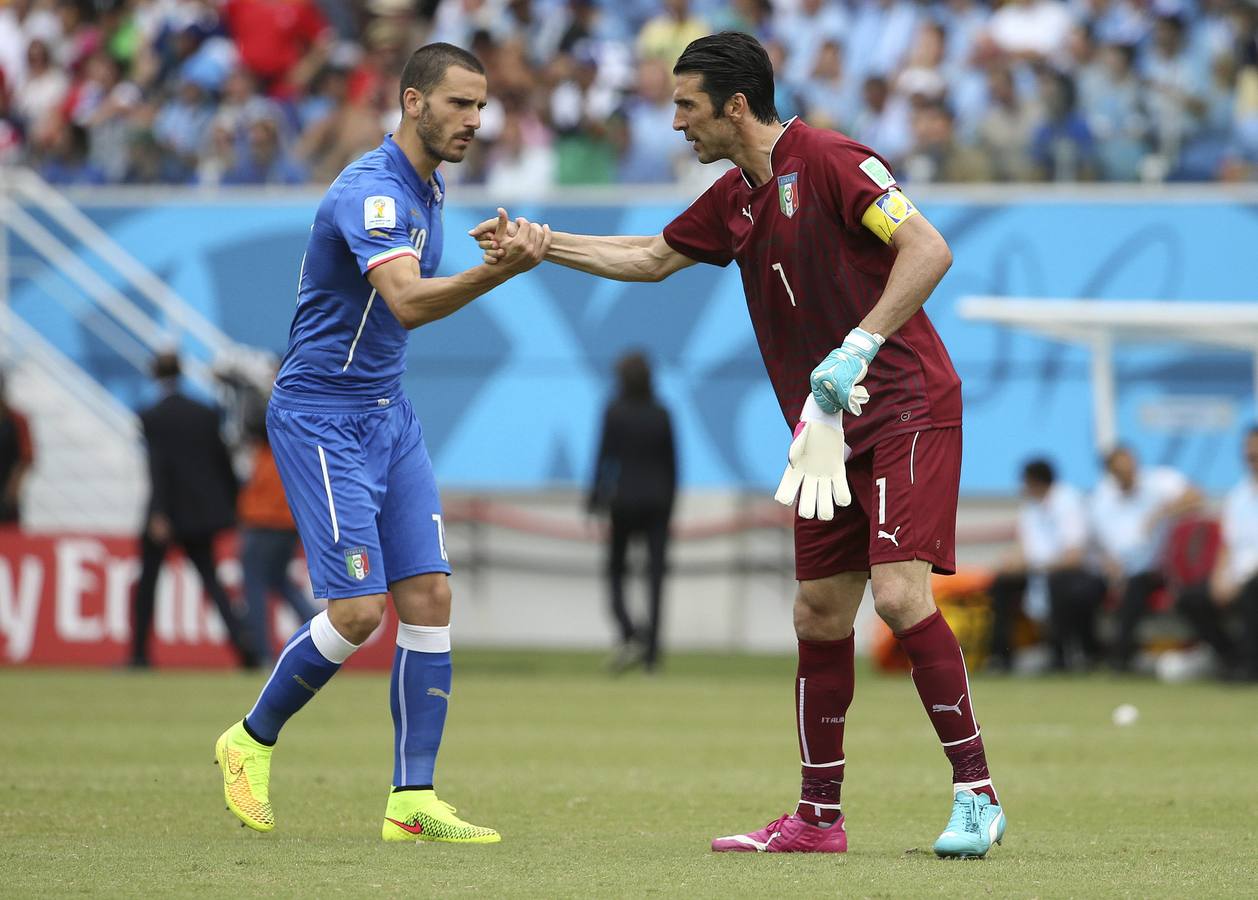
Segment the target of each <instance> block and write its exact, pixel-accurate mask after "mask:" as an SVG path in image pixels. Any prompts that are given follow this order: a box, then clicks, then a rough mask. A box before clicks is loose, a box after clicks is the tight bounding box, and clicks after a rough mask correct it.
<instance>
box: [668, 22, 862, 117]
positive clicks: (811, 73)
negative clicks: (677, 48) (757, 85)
mask: <svg viewBox="0 0 1258 900" xmlns="http://www.w3.org/2000/svg"><path fill="white" fill-rule="evenodd" d="M847 28H848V18H847V12H846V10H845V9H844V8H843V5H842V4H839V3H827V2H824V0H801V2H800V3H799V4H798V5H797V6H794V7H790V8H788V7H785V6H783V8H782V10H781V12H779V13H778V15H777V16H776V17H775V19H774V29H773V36H774V38H776V39H777V40H778V41H780V42H781V44H782V46H783V47H785V48H788V50H789V52H790V56H788V57H787V60H786V65H785V66H784V67H783V69H782V73H781V78H779V79H777V80H779V81H780V80H782V79H785V80H786V82H787V83H788V84H792V85H803V84H804V83H805V82H806V81H808V80H809V79H811V78H814V77H816V69H817V67H818V65H819V64H820V63H821V59H820V57H821V54H822V52H823V48H824V47H825V46H826V45H827V44H831V45H833V46H835V47H839V48H841V47H842V46H843V41H844V38H845V36H846V31H847ZM738 30H740V31H742V30H744V29H738ZM683 49H684V48H683ZM831 52H833V51H831ZM673 59H674V60H675V59H676V57H673ZM837 74H838V73H835V75H832V76H830V77H836V76H837ZM809 124H814V123H811V122H810V123H809Z"/></svg>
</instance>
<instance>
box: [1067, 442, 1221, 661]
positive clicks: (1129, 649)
mask: <svg viewBox="0 0 1258 900" xmlns="http://www.w3.org/2000/svg"><path fill="white" fill-rule="evenodd" d="M1105 472H1106V474H1105V477H1104V478H1102V479H1101V482H1100V484H1098V485H1097V488H1096V490H1095V491H1094V492H1093V494H1092V500H1091V524H1092V533H1093V535H1094V536H1095V539H1096V543H1097V546H1098V547H1099V548H1100V550H1101V553H1102V565H1103V568H1104V572H1105V576H1106V580H1107V581H1108V583H1109V587H1110V589H1111V590H1113V591H1114V592H1115V593H1116V594H1117V595H1118V597H1119V604H1118V635H1117V638H1116V640H1115V644H1114V648H1113V660H1112V662H1113V665H1114V667H1115V668H1116V669H1118V670H1119V671H1126V670H1128V669H1130V668H1131V664H1132V661H1133V659H1134V657H1135V654H1136V650H1137V649H1138V644H1137V635H1136V631H1137V629H1138V627H1139V625H1140V622H1141V620H1142V619H1143V618H1144V616H1145V613H1146V612H1147V611H1148V605H1149V598H1150V597H1151V596H1152V595H1153V592H1154V591H1156V590H1157V589H1158V588H1159V587H1161V586H1162V583H1163V579H1162V559H1163V553H1164V549H1165V543H1166V535H1167V533H1168V531H1169V529H1170V525H1171V523H1172V522H1173V521H1174V520H1175V519H1176V518H1178V517H1179V516H1181V515H1184V514H1185V513H1188V512H1192V511H1193V510H1196V509H1197V508H1199V507H1200V505H1201V494H1200V492H1199V491H1198V490H1197V489H1196V488H1195V487H1193V486H1192V485H1191V484H1190V483H1189V482H1188V479H1186V478H1185V477H1184V476H1183V475H1182V474H1180V473H1179V472H1177V471H1175V470H1174V469H1171V468H1168V467H1164V466H1157V467H1141V466H1140V465H1139V464H1138V463H1137V461H1136V456H1135V453H1134V452H1133V451H1132V450H1130V449H1129V448H1127V447H1123V446H1119V447H1116V448H1115V449H1113V450H1111V451H1110V452H1109V453H1108V454H1107V455H1106V457H1105Z"/></svg>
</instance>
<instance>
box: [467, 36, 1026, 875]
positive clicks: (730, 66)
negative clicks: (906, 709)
mask: <svg viewBox="0 0 1258 900" xmlns="http://www.w3.org/2000/svg"><path fill="white" fill-rule="evenodd" d="M673 73H674V75H676V76H677V81H676V88H675V90H674V93H673V100H674V104H675V106H676V114H675V116H674V118H673V128H674V129H675V130H677V131H680V132H682V133H683V135H684V136H685V138H686V140H688V141H690V142H691V143H692V144H693V145H694V149H695V152H696V153H697V154H698V156H699V159H700V161H702V162H705V163H707V162H713V161H716V160H720V159H728V160H730V161H731V162H733V163H734V164H735V168H732V169H730V170H729V171H728V172H726V173H725V174H724V175H722V176H721V177H720V178H719V179H717V181H716V183H715V184H713V185H712V187H711V188H709V189H708V190H707V192H706V193H704V194H703V195H702V196H701V197H699V199H697V200H696V201H695V202H694V203H693V204H691V206H690V208H689V209H687V210H686V211H685V212H684V213H682V214H681V215H680V216H678V217H677V218H676V219H674V220H673V221H672V222H671V223H670V224H669V225H668V226H667V227H666V228H665V229H664V231H663V233H662V234H658V235H655V236H653V237H629V236H610V237H596V236H589V235H577V234H565V233H563V232H560V231H556V232H554V240H553V243H552V244H551V248H550V252H549V253H548V255H547V259H549V260H550V261H552V262H555V263H559V264H560V265H564V266H568V267H571V268H574V269H579V270H581V271H584V272H590V273H592V274H594V275H600V276H603V277H605V278H614V279H619V280H622V281H660V280H661V279H663V278H666V277H668V276H669V275H671V274H672V273H673V272H676V271H678V270H679V269H683V268H685V267H686V266H691V265H694V264H695V263H698V262H703V263H711V264H713V265H717V266H725V265H728V264H729V263H730V262H731V261H736V262H737V263H738V267H739V269H740V270H741V272H742V281H743V288H744V290H745V292H746V295H747V308H748V311H749V312H750V313H751V320H752V324H753V326H754V327H755V331H756V338H757V340H758V342H759V344H760V352H761V354H762V355H763V357H764V363H765V367H766V369H767V370H768V373H769V378H770V380H771V381H772V383H773V388H774V391H775V392H776V394H777V398H778V403H779V404H780V405H781V407H782V414H783V415H784V416H785V417H786V421H787V423H788V425H789V426H791V427H793V428H794V429H795V433H794V439H793V440H792V442H791V445H790V450H789V464H788V466H787V469H786V473H785V475H784V476H783V478H782V484H781V486H780V487H779V489H778V493H777V498H778V500H780V501H782V502H783V503H788V504H790V503H793V502H795V498H796V497H797V496H798V498H799V499H798V516H796V518H795V574H796V578H797V579H798V581H799V591H798V594H797V595H796V599H795V633H796V636H797V637H798V639H799V670H798V674H797V677H796V680H795V706H794V716H793V718H794V719H795V721H796V724H797V727H798V732H799V748H800V756H801V762H802V766H803V785H802V789H801V792H800V799H799V803H798V805H797V806H796V807H795V810H794V811H793V812H791V813H787V814H785V815H783V816H781V817H780V818H778V819H776V820H775V821H773V822H771V823H770V824H769V825H768V826H766V827H764V828H761V829H759V830H757V831H752V832H749V833H746V834H736V835H732V836H730V837H723V838H717V839H716V840H714V841H713V842H712V849H714V850H746V851H763V852H800V851H805V852H843V851H844V850H846V849H847V833H846V827H845V822H844V818H843V815H842V812H841V807H840V790H841V788H842V786H843V770H844V763H845V760H844V755H843V731H844V726H845V723H846V716H847V711H848V706H849V704H850V703H851V700H852V693H853V681H854V676H853V638H852V626H853V622H854V621H855V619H856V611H857V607H858V606H859V605H860V602H861V599H862V597H863V596H864V591H865V584H866V582H867V581H869V580H870V579H872V581H873V596H874V608H875V610H876V611H877V613H878V615H879V616H881V617H882V618H883V620H884V621H886V623H887V624H888V625H889V626H890V627H891V628H892V630H893V631H894V632H895V635H896V637H897V638H898V639H899V641H900V644H901V646H902V647H903V648H904V651H905V653H906V654H907V655H908V658H909V660H910V662H911V663H912V667H913V673H912V677H913V683H914V685H915V686H916V688H917V692H918V695H919V696H920V697H921V701H922V705H923V706H924V707H925V709H926V713H927V715H928V717H929V718H930V721H931V724H932V725H933V726H934V728H935V732H936V733H937V734H938V736H939V740H940V741H941V742H942V744H943V749H944V753H946V754H947V756H948V759H949V761H950V762H951V763H952V782H951V795H952V801H953V807H952V815H951V817H950V819H949V822H948V825H947V827H946V829H945V830H944V832H943V833H942V834H941V835H940V837H939V839H938V840H937V841H936V843H935V852H936V853H938V854H939V855H940V856H983V855H984V854H986V853H987V851H988V850H989V849H990V848H991V845H992V843H993V842H999V841H1000V839H1001V837H1002V836H1003V834H1004V829H1005V816H1004V812H1003V810H1002V809H1001V807H1000V805H999V800H998V798H997V796H996V791H995V788H994V787H993V785H992V780H991V776H990V774H989V773H988V769H987V760H986V757H985V755H984V752H983V739H982V737H981V736H980V732H979V726H978V722H977V720H976V718H975V714H974V709H973V706H972V705H971V697H970V685H969V680H968V677H967V675H966V669H965V660H964V658H963V656H962V654H961V648H960V646H959V645H958V643H957V639H956V637H955V636H954V635H953V633H952V629H951V628H949V627H948V623H947V622H946V621H945V620H944V619H943V617H942V616H941V615H940V613H939V610H938V609H937V608H936V606H935V603H934V599H933V597H932V595H931V589H930V575H931V572H932V570H933V571H936V572H944V573H949V574H950V573H952V572H953V571H954V569H955V561H954V537H955V531H956V511H957V489H958V482H959V479H960V472H961V382H960V379H959V378H958V377H957V374H956V371H955V370H954V369H953V367H952V362H951V360H950V359H949V358H948V353H947V351H946V350H945V349H944V346H943V343H942V342H941V341H940V339H939V335H938V334H937V333H936V332H935V329H934V327H933V326H932V325H931V323H930V320H929V319H927V318H926V313H925V312H923V311H922V305H923V304H924V303H925V301H926V299H927V297H929V296H930V292H931V291H932V290H933V289H934V287H935V285H936V284H938V283H939V280H940V279H941V278H942V277H943V275H944V273H945V272H946V271H947V270H948V267H949V265H950V264H951V262H952V255H951V253H950V252H949V250H948V246H947V244H946V243H945V242H944V240H943V238H942V237H941V236H940V235H939V232H937V231H936V230H935V229H934V227H932V226H931V224H930V223H929V222H927V221H926V219H925V217H924V216H922V215H921V214H920V213H919V212H918V210H917V209H916V207H914V206H913V204H912V202H911V201H910V200H909V199H908V198H907V197H906V196H905V195H904V194H903V193H902V192H901V191H900V189H899V187H898V185H897V183H896V180H895V178H894V176H893V175H892V174H891V172H890V169H889V167H888V165H887V164H886V162H885V161H884V160H883V159H882V158H881V157H879V156H878V154H877V153H876V152H875V151H873V150H871V149H870V148H868V147H864V146H862V145H860V144H858V143H856V142H855V141H853V140H851V139H849V138H847V137H845V136H844V135H842V134H839V133H837V132H833V131H824V130H820V129H814V128H810V127H809V126H808V125H806V124H804V123H803V122H802V121H800V120H799V119H792V120H790V121H788V122H785V123H782V122H780V121H779V120H778V114H777V110H776V109H775V108H774V103H773V68H772V64H771V63H770V62H769V58H768V56H767V54H766V53H765V51H764V49H763V48H762V47H761V46H760V44H759V43H757V42H756V41H755V40H754V39H753V38H751V37H748V36H747V35H743V34H737V33H730V32H727V33H723V34H717V35H711V36H709V37H704V38H700V39H699V40H696V41H694V42H693V43H691V44H690V45H689V46H688V47H687V48H686V50H685V52H684V53H682V55H681V57H680V59H678V61H677V65H676V66H675V67H674V69H673ZM519 221H523V220H519ZM496 226H497V222H496V220H491V221H489V222H486V223H483V224H482V225H479V226H477V228H475V229H473V231H472V235H473V236H474V237H476V238H477V239H478V240H479V242H480V245H481V247H482V248H483V249H484V250H485V254H486V261H490V262H492V261H493V259H495V258H496V257H497V255H498V254H499V253H500V249H499V248H498V246H497V244H496V243H495V242H494V240H493V232H494V229H495V227H496ZM845 457H846V462H845Z"/></svg>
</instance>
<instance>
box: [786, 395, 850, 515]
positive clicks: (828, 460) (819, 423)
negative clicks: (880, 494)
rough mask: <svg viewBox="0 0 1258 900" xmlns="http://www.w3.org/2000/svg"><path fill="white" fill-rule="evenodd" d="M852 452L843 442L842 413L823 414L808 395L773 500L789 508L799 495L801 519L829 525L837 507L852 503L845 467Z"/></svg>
mask: <svg viewBox="0 0 1258 900" xmlns="http://www.w3.org/2000/svg"><path fill="white" fill-rule="evenodd" d="M851 452H852V450H851V448H850V447H848V446H847V444H846V443H845V442H844V440H843V413H841V412H837V413H828V412H823V411H822V409H821V407H820V406H818V405H817V401H816V400H814V399H813V396H812V394H809V395H808V399H807V400H805V401H804V411H803V412H802V413H800V415H799V424H798V425H796V426H795V439H794V440H792V441H791V449H790V453H789V454H787V458H788V459H789V460H790V462H788V463H787V464H786V471H785V472H783V473H782V481H781V483H780V484H779V485H778V489H777V493H776V494H774V495H773V499H774V500H776V501H777V502H778V503H781V504H782V505H783V506H792V505H793V504H794V503H795V495H796V494H798V495H799V516H800V518H801V519H811V518H814V517H815V518H818V519H821V520H822V521H825V522H829V521H830V520H831V519H833V518H834V507H835V506H836V505H838V506H848V505H849V504H850V503H851V502H852V492H851V490H849V489H848V486H847V467H846V465H844V464H845V463H846V461H847V458H848V456H850V455H851Z"/></svg>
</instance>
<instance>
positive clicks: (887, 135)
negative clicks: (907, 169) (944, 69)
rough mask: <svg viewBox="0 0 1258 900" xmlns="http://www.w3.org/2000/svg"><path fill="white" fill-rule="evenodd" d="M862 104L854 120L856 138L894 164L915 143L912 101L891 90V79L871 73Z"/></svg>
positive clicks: (902, 157)
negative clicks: (909, 102)
mask: <svg viewBox="0 0 1258 900" xmlns="http://www.w3.org/2000/svg"><path fill="white" fill-rule="evenodd" d="M861 99H862V105H861V107H860V108H859V109H858V110H857V113H856V118H855V119H854V120H853V121H852V137H853V138H855V139H856V140H858V141H860V142H861V143H862V144H867V145H868V146H871V147H877V148H878V152H879V153H880V154H882V155H883V156H885V157H886V158H887V159H888V160H889V161H890V162H891V163H892V164H893V165H895V164H897V163H899V162H900V161H901V160H903V159H904V155H905V154H906V153H907V152H908V151H909V149H910V148H911V147H912V146H913V124H912V115H911V109H910V107H909V104H908V101H907V100H905V99H904V98H902V97H898V96H896V95H895V94H892V93H891V88H890V86H889V85H888V84H887V79H886V78H883V77H882V76H881V75H871V76H870V77H869V78H866V79H865V83H864V85H863V86H862V88H861Z"/></svg>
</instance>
